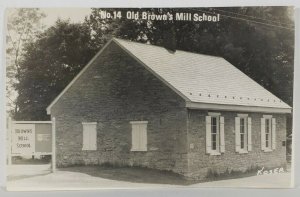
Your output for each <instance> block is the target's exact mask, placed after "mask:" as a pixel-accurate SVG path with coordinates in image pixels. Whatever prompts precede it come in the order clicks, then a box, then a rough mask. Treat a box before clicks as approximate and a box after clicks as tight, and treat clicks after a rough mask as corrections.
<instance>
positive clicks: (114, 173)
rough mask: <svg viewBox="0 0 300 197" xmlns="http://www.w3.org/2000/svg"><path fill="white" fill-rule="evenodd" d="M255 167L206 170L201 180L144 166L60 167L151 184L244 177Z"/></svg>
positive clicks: (113, 178) (200, 181)
mask: <svg viewBox="0 0 300 197" xmlns="http://www.w3.org/2000/svg"><path fill="white" fill-rule="evenodd" d="M257 169H258V168H257V167H252V168H250V169H248V170H247V171H245V172H239V171H230V172H229V171H226V172H224V173H222V174H218V173H215V172H213V171H209V172H208V176H207V178H205V179H202V180H188V179H186V178H185V177H184V176H182V175H179V174H176V173H174V172H171V171H163V170H156V169H150V168H144V167H136V166H133V167H129V166H125V167H120V166H111V165H102V166H72V167H66V168H60V170H61V171H71V172H79V173H85V174H88V175H90V176H94V177H100V178H104V179H110V180H117V181H126V182H132V183H153V184H169V185H182V186H187V185H193V184H196V183H202V182H211V181H219V180H227V179H236V178H245V177H250V176H255V175H256V173H257Z"/></svg>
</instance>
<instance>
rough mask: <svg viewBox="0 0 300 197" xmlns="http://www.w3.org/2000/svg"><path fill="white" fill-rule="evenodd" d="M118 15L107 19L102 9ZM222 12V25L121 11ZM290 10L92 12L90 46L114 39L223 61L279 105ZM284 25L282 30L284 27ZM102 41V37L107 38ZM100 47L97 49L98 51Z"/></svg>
mask: <svg viewBox="0 0 300 197" xmlns="http://www.w3.org/2000/svg"><path fill="white" fill-rule="evenodd" d="M104 10H106V11H108V12H113V11H120V12H121V13H122V16H123V18H121V19H107V18H103V17H101V14H100V12H101V11H104ZM128 10H131V11H135V12H140V13H141V12H142V11H146V12H148V13H149V14H151V13H154V14H170V13H171V14H173V15H175V13H178V12H184V13H200V14H202V13H206V14H221V21H220V22H218V23H212V22H192V21H174V20H171V21H169V20H165V21H157V20H154V21H153V20H143V19H141V18H139V19H138V20H128V19H126V17H125V16H126V12H127V11H128ZM291 16H292V11H291V8H289V7H233V8H163V9H162V8H147V9H138V8H135V9H96V8H95V9H92V13H91V16H90V18H89V19H90V20H88V21H89V25H90V27H91V29H92V32H95V34H94V40H95V42H97V41H99V40H101V43H103V40H102V39H103V35H106V37H109V38H110V37H111V36H116V37H120V38H125V39H128V40H134V41H138V42H150V43H151V44H155V45H160V46H164V47H166V48H169V49H170V48H174V46H176V48H177V49H180V50H185V51H191V52H196V53H202V54H208V55H216V56H221V57H224V58H225V59H226V60H228V61H229V62H230V63H232V64H233V65H234V66H236V67H237V68H238V69H240V70H241V71H243V72H244V73H246V74H247V75H248V76H249V77H251V78H253V79H254V80H255V81H257V82H258V83H260V84H261V85H262V86H264V87H265V88H266V89H268V90H269V91H271V92H272V93H273V94H275V95H276V96H278V97H279V98H281V99H282V100H283V101H285V102H287V103H288V104H289V105H292V104H293V102H292V97H293V59H294V31H293V27H292V26H293V21H292V19H291ZM285 27H286V28H285ZM106 40H107V39H106ZM101 46H102V45H99V47H101Z"/></svg>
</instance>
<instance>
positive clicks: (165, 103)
mask: <svg viewBox="0 0 300 197" xmlns="http://www.w3.org/2000/svg"><path fill="white" fill-rule="evenodd" d="M51 116H52V117H55V118H56V129H57V135H56V147H57V165H58V166H59V167H61V166H70V165H77V164H85V165H88V164H92V165H98V164H103V163H110V164H113V165H137V166H144V167H149V168H156V169H161V170H172V171H174V172H177V173H179V174H184V173H186V170H187V169H188V168H187V147H186V144H187V143H186V140H187V129H186V128H187V110H186V108H185V102H184V100H183V99H182V98H181V97H179V96H178V95H177V94H176V93H174V92H173V91H172V90H171V89H170V88H169V87H167V86H166V85H164V84H163V83H162V82H161V81H160V80H158V79H157V78H156V77H155V76H154V75H153V74H151V73H150V72H149V71H147V70H146V69H145V68H144V67H143V66H142V65H140V64H139V63H138V62H137V61H135V60H134V59H133V58H131V57H129V55H128V54H126V53H125V52H124V51H122V50H121V49H120V48H119V47H118V46H117V45H116V44H115V43H112V44H110V45H109V46H108V48H107V49H105V51H104V52H103V53H102V55H101V56H100V57H99V58H97V59H96V61H95V62H94V63H93V64H92V65H91V66H90V67H89V68H88V69H87V70H86V71H85V72H84V74H83V75H82V76H81V77H80V78H79V79H78V80H77V81H76V82H75V83H74V84H73V86H71V88H70V89H69V90H68V91H67V92H66V93H65V94H64V95H63V96H62V97H61V98H60V99H59V101H58V102H57V103H56V104H55V105H54V106H53V107H52V109H51ZM138 120H147V121H148V130H147V137H148V151H147V152H131V151H130V149H131V124H130V121H138ZM82 122H97V135H98V138H97V150H95V151H83V150H82V136H83V134H82V130H83V127H82Z"/></svg>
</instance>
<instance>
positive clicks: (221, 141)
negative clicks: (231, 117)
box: [220, 116, 225, 153]
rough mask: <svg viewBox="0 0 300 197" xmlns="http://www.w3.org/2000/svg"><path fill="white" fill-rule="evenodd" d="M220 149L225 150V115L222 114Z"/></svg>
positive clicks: (222, 151)
mask: <svg viewBox="0 0 300 197" xmlns="http://www.w3.org/2000/svg"><path fill="white" fill-rule="evenodd" d="M220 151H221V153H224V152H225V135H224V117H223V116H220Z"/></svg>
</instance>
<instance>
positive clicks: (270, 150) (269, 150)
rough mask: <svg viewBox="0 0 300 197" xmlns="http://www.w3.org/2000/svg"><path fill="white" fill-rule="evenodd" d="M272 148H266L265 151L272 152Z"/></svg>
mask: <svg viewBox="0 0 300 197" xmlns="http://www.w3.org/2000/svg"><path fill="white" fill-rule="evenodd" d="M272 151H273V150H272V149H265V150H264V152H272Z"/></svg>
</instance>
